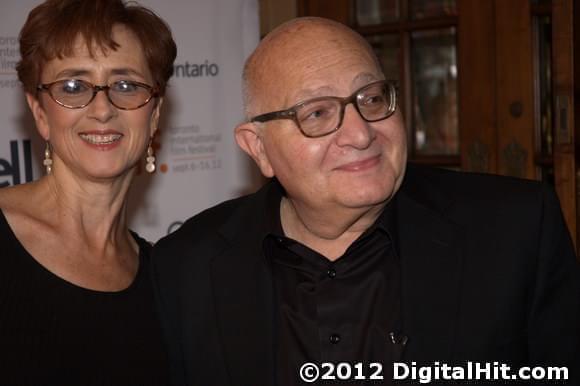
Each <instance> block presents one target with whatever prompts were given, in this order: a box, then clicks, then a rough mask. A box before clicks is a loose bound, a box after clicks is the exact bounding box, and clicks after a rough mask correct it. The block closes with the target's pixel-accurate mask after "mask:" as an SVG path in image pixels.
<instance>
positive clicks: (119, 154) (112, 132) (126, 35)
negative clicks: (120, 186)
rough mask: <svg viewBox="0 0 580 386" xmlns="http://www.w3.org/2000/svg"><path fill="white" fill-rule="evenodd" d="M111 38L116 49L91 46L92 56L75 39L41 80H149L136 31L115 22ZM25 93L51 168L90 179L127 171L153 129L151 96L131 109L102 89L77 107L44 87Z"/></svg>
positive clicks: (154, 114) (155, 107)
mask: <svg viewBox="0 0 580 386" xmlns="http://www.w3.org/2000/svg"><path fill="white" fill-rule="evenodd" d="M113 39H114V41H115V42H117V43H118V44H119V47H118V48H117V49H116V50H108V51H107V52H105V53H103V52H102V51H101V50H100V49H95V50H94V55H93V57H91V55H90V53H89V51H88V49H87V46H86V44H85V42H84V40H83V39H81V38H79V39H77V43H76V45H75V49H74V54H73V55H71V56H69V57H65V58H62V59H59V58H55V59H53V60H50V61H48V62H47V63H46V64H45V65H44V67H43V68H42V71H41V76H40V80H41V83H42V84H47V83H52V82H55V81H59V80H65V79H80V80H84V81H87V82H90V83H92V84H93V85H99V86H104V85H110V84H111V83H113V82H117V81H121V80H127V81H137V82H141V83H145V84H147V85H150V86H153V77H152V75H151V72H150V71H149V67H148V66H147V62H146V60H145V57H144V55H143V50H142V47H141V43H140V42H139V40H138V39H137V37H136V36H135V35H134V34H133V33H132V32H131V31H130V30H129V29H127V28H125V27H124V26H120V25H119V26H115V28H114V29H113ZM27 99H28V102H29V105H30V108H31V110H32V112H33V115H34V118H35V120H36V125H37V127H38V130H39V131H40V134H41V135H42V137H43V138H44V139H45V140H47V141H50V144H51V146H52V149H53V154H52V158H53V162H54V163H53V173H61V172H67V173H70V172H72V173H73V174H74V175H76V176H78V177H81V178H87V179H91V180H107V179H115V178H118V177H122V176H126V175H130V174H129V173H128V172H129V171H130V170H133V168H134V167H135V165H136V164H137V163H138V162H139V160H140V159H141V157H142V156H143V153H144V151H145V148H146V147H147V144H148V142H149V139H150V138H151V137H152V136H153V134H154V132H155V130H156V129H157V122H158V118H159V108H160V100H157V99H155V98H153V99H151V100H150V101H149V103H147V104H146V105H144V106H142V107H140V108H138V109H135V110H122V109H119V108H117V107H115V106H114V105H112V104H111V102H110V101H109V100H108V98H107V95H106V94H105V92H102V91H101V92H98V93H97V95H96V96H95V98H94V99H93V100H92V102H91V103H90V104H89V105H87V106H85V107H83V108H78V109H70V108H66V107H63V106H61V105H59V104H58V103H56V102H55V101H54V100H53V99H52V98H51V97H50V95H49V93H48V92H45V91H42V92H39V93H38V94H37V96H36V97H34V96H31V95H28V96H27ZM59 169H60V170H59Z"/></svg>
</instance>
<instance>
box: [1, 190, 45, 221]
mask: <svg viewBox="0 0 580 386" xmlns="http://www.w3.org/2000/svg"><path fill="white" fill-rule="evenodd" d="M35 196H36V195H35V184H34V183H28V184H22V185H14V186H6V187H4V188H0V209H2V211H3V212H5V213H6V212H15V213H23V214H24V213H28V212H30V210H31V208H32V207H33V205H31V201H32V200H33V197H35Z"/></svg>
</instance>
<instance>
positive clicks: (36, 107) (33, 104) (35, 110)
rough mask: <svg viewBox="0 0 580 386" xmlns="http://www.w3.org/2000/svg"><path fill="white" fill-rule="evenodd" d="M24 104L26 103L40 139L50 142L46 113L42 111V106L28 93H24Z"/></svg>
mask: <svg viewBox="0 0 580 386" xmlns="http://www.w3.org/2000/svg"><path fill="white" fill-rule="evenodd" d="M26 102H27V103H28V107H29V108H30V111H31V112H32V116H33V117H34V122H35V123H36V128H37V130H38V132H39V133H40V135H41V137H42V138H44V140H45V141H48V140H50V127H49V125H48V120H47V118H46V112H45V111H44V108H43V107H42V104H41V103H40V101H39V100H38V98H37V97H36V96H35V95H32V94H30V93H28V92H27V93H26Z"/></svg>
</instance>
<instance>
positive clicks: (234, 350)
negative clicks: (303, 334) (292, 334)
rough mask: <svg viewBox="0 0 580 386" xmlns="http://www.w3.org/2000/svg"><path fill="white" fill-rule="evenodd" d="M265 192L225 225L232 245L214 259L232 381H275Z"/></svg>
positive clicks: (216, 296)
mask: <svg viewBox="0 0 580 386" xmlns="http://www.w3.org/2000/svg"><path fill="white" fill-rule="evenodd" d="M263 190H264V189H263ZM263 195H264V192H263V191H262V192H260V193H259V194H258V197H254V198H255V199H254V200H252V201H251V202H250V203H249V204H248V205H246V206H245V207H244V208H240V209H239V210H238V211H237V212H236V213H235V214H234V215H233V216H232V217H231V220H230V221H229V222H228V223H226V224H225V226H224V227H223V228H222V230H221V234H222V235H223V237H224V242H225V243H227V246H226V247H225V248H224V250H223V251H222V252H221V253H220V254H218V255H216V256H215V258H214V259H213V261H212V268H211V275H212V278H211V279H212V286H213V294H214V301H215V305H216V316H217V323H218V329H219V331H220V333H221V340H222V345H223V348H224V355H225V360H226V368H227V370H228V372H229V374H230V380H231V384H232V385H269V384H272V383H273V377H274V375H273V369H274V363H273V356H274V350H273V322H274V320H273V318H274V314H273V305H272V301H273V293H272V292H273V291H272V278H271V275H270V273H269V268H268V266H267V265H266V259H265V257H264V254H263V250H262V238H263V235H264V233H265V223H263V222H262V221H261V220H262V219H263V216H264V212H265V209H264V207H263V204H262V203H263V202H264V200H263V197H262V196H263ZM256 363H259V364H260V366H256Z"/></svg>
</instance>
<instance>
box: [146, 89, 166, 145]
mask: <svg viewBox="0 0 580 386" xmlns="http://www.w3.org/2000/svg"><path fill="white" fill-rule="evenodd" d="M156 103H157V104H156V105H155V107H154V108H153V112H152V113H151V121H150V124H149V137H150V138H153V136H155V133H156V132H157V129H159V116H160V115H161V106H162V105H163V97H159V98H157V102H156Z"/></svg>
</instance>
